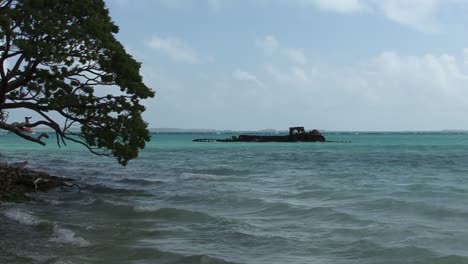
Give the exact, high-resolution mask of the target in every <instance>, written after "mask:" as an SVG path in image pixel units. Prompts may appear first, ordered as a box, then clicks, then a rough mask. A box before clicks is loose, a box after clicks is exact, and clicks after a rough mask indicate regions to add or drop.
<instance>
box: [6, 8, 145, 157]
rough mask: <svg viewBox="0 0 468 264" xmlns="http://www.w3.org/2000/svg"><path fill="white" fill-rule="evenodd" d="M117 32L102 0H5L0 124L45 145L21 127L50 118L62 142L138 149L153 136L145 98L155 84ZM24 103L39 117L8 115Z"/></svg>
mask: <svg viewBox="0 0 468 264" xmlns="http://www.w3.org/2000/svg"><path fill="white" fill-rule="evenodd" d="M117 32H118V27H117V26H116V25H115V24H114V23H113V22H112V20H111V18H110V16H109V12H108V10H107V8H106V7H105V4H104V2H103V0H79V1H77V0H0V113H1V114H0V128H1V129H5V130H8V131H11V132H13V133H15V134H17V135H19V136H21V137H23V138H25V139H27V140H30V141H33V142H37V143H40V144H43V145H45V142H44V141H43V140H42V136H33V135H29V134H27V133H24V131H23V130H22V129H21V128H22V127H36V126H47V127H50V128H51V129H53V131H55V134H56V138H57V144H59V145H61V144H66V142H67V140H70V141H74V142H78V143H80V144H83V145H84V146H86V147H87V148H88V149H89V150H90V151H91V152H93V153H95V154H98V155H106V156H114V157H116V158H117V160H118V162H119V163H121V164H123V165H126V164H127V162H128V161H129V160H130V159H133V158H135V157H137V156H138V151H139V149H142V148H144V146H145V143H146V142H147V141H148V140H149V139H150V135H149V131H148V129H147V124H146V123H145V122H144V121H143V119H142V117H141V114H142V112H143V111H144V110H145V108H144V106H143V105H142V104H141V103H140V101H141V100H142V99H146V98H151V97H154V92H153V91H152V90H151V89H150V88H148V87H147V86H146V85H145V84H144V83H143V81H142V77H141V76H140V73H139V71H140V64H139V63H138V62H136V61H135V60H134V59H133V58H132V57H131V56H130V55H129V54H127V52H126V51H125V49H124V47H123V46H122V45H121V44H120V43H119V42H118V41H117V40H116V39H115V37H114V34H116V33H117ZM6 65H8V66H6ZM106 87H107V88H106ZM109 89H111V90H112V92H111V93H110V94H108V93H106V91H109ZM18 108H23V109H28V110H29V111H33V112H35V113H37V116H40V117H41V119H40V120H37V121H36V122H32V123H29V122H28V123H25V122H23V123H18V122H13V123H9V122H10V120H9V119H8V115H7V113H8V110H10V109H18ZM75 127H79V128H80V129H79V131H77V130H76V129H74V128H75Z"/></svg>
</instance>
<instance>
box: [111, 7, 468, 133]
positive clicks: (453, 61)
mask: <svg viewBox="0 0 468 264" xmlns="http://www.w3.org/2000/svg"><path fill="white" fill-rule="evenodd" d="M106 3H107V5H108V7H109V9H110V14H111V16H112V18H113V19H114V21H115V22H116V24H117V25H118V26H119V27H120V33H119V34H118V35H117V38H118V39H119V40H120V41H121V42H122V44H124V46H125V47H126V48H127V50H128V52H129V53H131V54H132V55H133V56H134V57H135V58H136V59H137V60H138V61H140V62H142V75H143V77H144V81H145V83H146V84H147V85H149V86H150V87H152V88H153V89H154V90H155V91H156V93H157V95H156V98H155V99H154V100H148V101H146V102H145V105H146V106H147V112H146V113H145V119H146V120H147V121H148V122H149V124H150V127H155V128H156V127H174V128H214V129H236V130H253V129H265V128H274V129H285V128H287V127H289V126H296V125H303V126H306V128H309V129H312V128H319V129H326V130H439V129H468V115H467V114H468V16H467V15H466V14H468V1H462V0H412V1H406V0H132V1H130V0H106Z"/></svg>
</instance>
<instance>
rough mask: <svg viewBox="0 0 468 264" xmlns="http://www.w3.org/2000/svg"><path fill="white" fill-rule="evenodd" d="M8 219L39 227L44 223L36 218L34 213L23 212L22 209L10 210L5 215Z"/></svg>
mask: <svg viewBox="0 0 468 264" xmlns="http://www.w3.org/2000/svg"><path fill="white" fill-rule="evenodd" d="M3 214H4V215H5V216H6V217H7V218H9V219H11V220H13V221H16V222H18V223H20V224H23V225H31V226H35V225H39V224H40V223H41V222H43V221H42V220H41V219H39V218H38V217H36V216H34V215H33V214H32V213H30V212H27V211H24V210H21V209H8V210H7V211H5V212H4V213H3Z"/></svg>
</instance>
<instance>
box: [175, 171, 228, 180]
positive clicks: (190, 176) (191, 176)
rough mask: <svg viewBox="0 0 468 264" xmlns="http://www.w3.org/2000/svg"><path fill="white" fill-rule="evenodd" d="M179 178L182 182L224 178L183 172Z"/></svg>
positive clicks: (223, 177)
mask: <svg viewBox="0 0 468 264" xmlns="http://www.w3.org/2000/svg"><path fill="white" fill-rule="evenodd" d="M180 178H181V179H183V180H222V179H225V178H226V176H221V175H214V174H205V173H190V172H184V173H182V174H181V175H180Z"/></svg>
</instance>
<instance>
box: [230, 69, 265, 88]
mask: <svg viewBox="0 0 468 264" xmlns="http://www.w3.org/2000/svg"><path fill="white" fill-rule="evenodd" d="M232 77H233V78H234V79H235V80H238V81H247V82H253V83H255V84H257V85H258V86H263V83H262V82H260V81H259V80H258V78H257V76H255V75H253V74H251V73H249V72H246V71H242V70H240V69H237V70H235V71H234V72H233V73H232Z"/></svg>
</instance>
